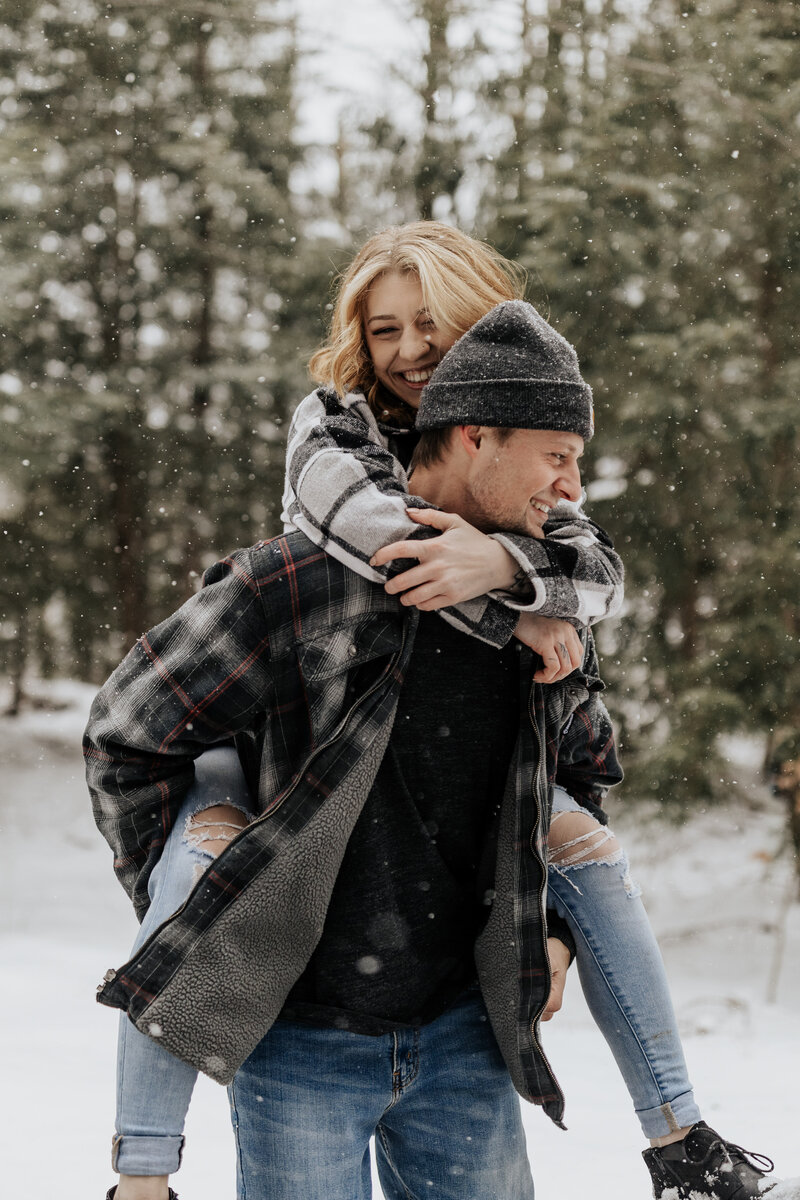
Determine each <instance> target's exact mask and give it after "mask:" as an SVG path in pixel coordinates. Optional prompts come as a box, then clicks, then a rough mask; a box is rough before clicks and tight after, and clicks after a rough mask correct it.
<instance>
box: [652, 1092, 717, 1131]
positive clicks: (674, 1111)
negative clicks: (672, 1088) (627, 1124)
mask: <svg viewBox="0 0 800 1200" xmlns="http://www.w3.org/2000/svg"><path fill="white" fill-rule="evenodd" d="M636 1115H637V1117H638V1118H639V1121H640V1122H641V1126H642V1133H643V1134H644V1136H645V1137H647V1138H659V1137H666V1135H667V1134H668V1133H675V1132H676V1131H677V1130H678V1129H685V1128H686V1127H687V1126H689V1125H694V1124H696V1122H697V1121H701V1120H702V1113H701V1112H700V1109H699V1108H698V1107H697V1105H696V1104H695V1100H694V1092H684V1093H683V1095H681V1096H676V1097H675V1099H674V1100H670V1102H669V1104H660V1105H659V1106H658V1108H642V1109H637V1110H636Z"/></svg>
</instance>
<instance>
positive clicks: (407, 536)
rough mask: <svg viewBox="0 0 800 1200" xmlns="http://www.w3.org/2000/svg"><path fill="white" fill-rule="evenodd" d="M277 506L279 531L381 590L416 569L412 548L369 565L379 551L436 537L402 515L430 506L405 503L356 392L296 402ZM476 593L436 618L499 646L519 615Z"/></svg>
mask: <svg viewBox="0 0 800 1200" xmlns="http://www.w3.org/2000/svg"><path fill="white" fill-rule="evenodd" d="M283 501H284V507H283V514H282V519H283V522H284V526H285V528H287V529H299V530H300V531H301V532H302V533H304V534H305V535H306V537H308V538H310V540H311V541H312V542H314V544H315V545H317V546H321V547H322V548H323V549H324V550H326V551H327V552H328V553H329V554H332V555H333V557H334V558H337V559H338V560H339V562H341V563H343V564H344V565H345V566H346V567H350V569H351V570H353V571H356V572H357V573H358V574H359V575H361V576H363V577H364V578H365V579H371V580H374V581H375V582H376V583H384V584H385V583H386V582H387V580H389V579H390V578H392V577H393V576H394V575H397V574H398V573H399V572H400V571H402V570H404V569H405V568H407V567H413V566H414V565H415V561H414V559H415V558H416V553H417V547H416V546H414V547H412V549H413V551H414V558H412V559H405V560H397V561H394V562H392V563H387V564H385V565H373V564H372V562H371V560H372V559H373V558H374V556H375V555H376V554H377V552H378V551H379V550H380V549H381V548H382V547H383V546H385V545H387V544H388V543H390V542H397V541H398V540H408V541H413V542H422V541H426V540H428V539H431V538H437V537H438V534H439V531H438V530H437V529H434V528H429V527H427V526H425V525H421V524H417V523H415V522H414V521H413V520H412V519H411V517H410V516H409V515H408V508H409V506H411V507H418V508H425V509H427V508H429V506H428V505H427V504H426V503H425V501H423V500H421V499H419V498H418V497H414V496H409V494H408V481H407V479H406V474H405V471H404V470H403V468H402V466H401V465H400V463H399V461H398V460H397V458H395V456H394V455H393V454H392V453H391V452H390V451H389V449H388V445H387V439H386V437H385V436H384V435H383V434H382V433H381V431H380V430H379V428H378V424H377V421H376V420H375V417H374V415H373V413H372V411H371V409H370V408H369V405H368V404H367V401H366V400H365V398H364V397H363V396H362V395H361V394H360V393H350V394H349V395H347V396H345V397H344V399H343V400H340V399H339V398H338V397H337V396H336V395H335V394H334V393H333V392H330V391H327V390H326V389H324V388H320V389H318V391H316V392H312V393H311V395H310V396H306V398H305V400H303V401H302V402H301V403H300V405H299V406H298V408H297V411H296V412H295V415H294V417H293V419H292V424H291V428H290V430H289V438H288V444H287V449H286V486H285V490H284V497H283ZM476 533H477V531H476ZM480 536H481V537H483V536H484V535H482V534H481V535H480ZM487 541H488V539H487ZM504 553H505V551H504ZM483 590H485V589H483ZM483 590H482V592H481V594H480V595H477V596H473V598H469V599H466V600H463V601H462V602H460V603H458V604H457V605H451V606H447V607H444V608H442V610H441V614H442V616H443V617H444V619H445V620H446V621H448V622H449V623H450V624H451V625H453V626H455V628H457V629H460V630H461V631H462V632H464V633H468V634H471V635H472V636H474V637H477V638H479V639H480V640H481V641H485V642H488V643H489V645H492V646H497V647H502V646H505V645H506V644H507V643H508V642H509V641H510V639H511V638H512V636H513V635H514V631H515V629H516V627H517V624H518V622H519V616H520V614H519V612H515V611H513V610H511V609H510V608H508V607H507V606H505V605H503V604H501V603H499V602H498V601H496V600H491V599H489V598H488V597H486V596H485V595H484V594H483Z"/></svg>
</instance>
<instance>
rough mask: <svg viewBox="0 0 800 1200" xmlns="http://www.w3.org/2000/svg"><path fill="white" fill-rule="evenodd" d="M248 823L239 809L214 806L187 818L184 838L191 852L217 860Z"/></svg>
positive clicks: (227, 806)
mask: <svg viewBox="0 0 800 1200" xmlns="http://www.w3.org/2000/svg"><path fill="white" fill-rule="evenodd" d="M249 823H250V822H249V821H248V818H247V814H246V813H244V812H242V810H241V809H240V808H234V807H233V805H231V804H214V805H212V806H211V807H210V808H204V809H202V811H201V812H196V813H192V815H191V816H190V817H188V818H187V820H186V830H185V833H184V837H185V839H186V843H187V845H189V846H191V847H192V849H193V850H197V851H199V852H200V853H201V854H207V855H208V857H209V858H217V857H218V856H219V855H220V854H221V853H222V851H223V850H224V849H225V847H226V846H228V845H230V843H231V842H232V841H233V839H234V838H235V837H236V835H237V834H239V833H241V832H242V830H243V829H245V828H246V827H247V826H248V825H249Z"/></svg>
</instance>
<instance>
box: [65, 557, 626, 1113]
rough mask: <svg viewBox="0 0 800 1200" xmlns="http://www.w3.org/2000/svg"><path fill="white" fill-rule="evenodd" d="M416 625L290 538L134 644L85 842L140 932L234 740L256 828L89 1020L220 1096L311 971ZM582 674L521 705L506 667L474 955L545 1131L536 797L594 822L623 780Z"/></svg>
mask: <svg viewBox="0 0 800 1200" xmlns="http://www.w3.org/2000/svg"><path fill="white" fill-rule="evenodd" d="M417 619H418V618H417V614H416V612H415V610H413V609H410V610H409V609H404V608H403V607H402V606H401V605H400V604H399V603H398V601H397V599H396V598H395V597H390V596H387V595H386V593H385V592H384V590H383V588H382V587H378V586H375V585H374V584H370V583H368V582H366V581H365V580H363V579H362V578H360V577H359V576H358V575H356V574H355V573H354V572H352V571H350V570H348V569H346V568H344V567H342V566H341V565H340V564H339V563H338V562H336V561H335V560H333V559H332V558H330V557H329V556H328V555H326V554H324V553H323V552H321V551H320V550H319V549H318V548H317V547H316V546H314V545H313V544H312V543H310V542H309V541H308V540H307V539H306V538H305V537H303V536H302V535H301V534H297V533H295V534H290V535H285V536H282V537H278V538H275V539H273V540H272V541H269V542H264V543H260V544H259V545H257V546H255V547H252V548H251V549H248V550H242V551H239V552H237V553H236V554H234V555H232V556H231V557H229V558H227V559H225V560H224V561H223V562H221V563H218V564H217V565H216V566H215V567H212V568H211V569H210V571H209V572H208V573H207V575H206V579H205V586H204V587H203V589H202V590H201V591H200V592H199V593H198V594H197V595H196V596H194V597H193V598H192V599H190V600H189V601H187V603H186V604H184V605H183V607H182V608H181V609H179V610H178V612H176V613H175V614H174V615H173V616H171V617H169V618H168V619H167V620H166V621H164V622H163V623H162V624H161V625H159V626H157V627H156V628H155V629H154V630H152V631H151V632H150V633H148V634H146V635H145V636H144V637H142V638H141V639H140V640H139V642H137V644H136V646H135V647H134V648H133V649H132V650H131V652H130V653H129V654H128V656H127V657H126V659H125V660H124V661H123V663H122V664H121V665H120V666H119V667H118V668H117V670H116V671H115V672H114V674H113V675H112V676H111V678H110V679H109V680H108V682H107V683H106V684H105V685H104V687H103V688H102V690H101V691H100V693H99V695H98V696H97V698H96V700H95V702H94V705H93V707H92V712H91V717H90V721H89V725H88V727H87V730H86V734H85V739H84V745H85V756H86V767H87V779H88V783H89V788H90V791H91V794H92V800H93V805H94V812H95V817H96V820H97V823H98V826H99V828H100V830H101V831H102V833H103V834H104V836H105V837H106V839H107V840H108V842H109V843H110V845H111V846H112V848H113V850H114V855H115V868H116V871H117V873H118V876H119V878H120V880H121V882H122V883H123V885H124V886H125V888H126V890H127V891H128V892H129V894H130V895H131V897H132V899H133V901H134V904H135V906H136V909H137V912H139V913H140V914H141V913H143V911H144V910H145V909H146V907H147V904H148V897H147V880H148V877H149V874H150V872H151V870H152V868H153V866H154V864H155V863H156V861H157V860H158V858H159V855H160V853H161V849H162V847H163V845H164V841H165V839H166V837H167V835H168V833H169V831H170V829H171V827H172V825H173V823H174V821H175V817H176V814H177V812H178V810H179V808H180V805H181V802H182V799H183V797H184V795H185V793H186V791H187V789H188V787H189V785H190V783H191V780H192V778H193V760H194V758H196V757H197V756H198V755H199V754H200V753H202V751H203V750H204V749H205V748H206V747H208V746H210V745H213V744H214V743H217V742H219V741H221V740H224V739H227V738H230V737H231V736H234V737H236V739H237V746H238V748H239V750H240V753H241V755H242V759H243V763H244V765H245V769H246V772H247V774H248V776H249V780H250V783H251V787H252V790H253V792H254V795H255V797H256V807H257V812H258V816H257V817H256V818H255V819H254V821H253V822H252V823H251V824H250V825H249V826H248V827H247V828H246V829H245V830H244V831H243V832H242V833H241V834H239V835H238V836H237V837H236V838H235V839H234V841H233V842H232V843H231V844H230V845H229V846H228V847H227V848H226V849H225V850H224V851H223V853H222V854H221V855H220V856H219V858H217V859H216V860H215V861H214V863H213V864H212V865H211V866H210V867H209V869H208V870H207V871H206V873H205V875H204V876H203V877H202V878H201V879H200V880H199V882H198V883H197V884H196V886H195V888H194V890H193V891H192V893H191V895H190V896H189V898H188V900H187V902H186V904H185V905H184V906H183V907H182V908H181V909H180V910H179V911H178V912H177V913H176V914H175V915H174V916H173V917H171V918H170V920H169V921H167V922H165V923H164V924H163V925H162V926H161V927H160V929H159V930H157V931H156V933H154V934H153V935H152V936H151V937H150V938H149V939H148V941H147V942H146V943H145V944H144V946H142V947H141V948H140V950H139V951H138V952H137V953H136V954H135V955H134V957H133V958H132V959H131V960H130V962H128V963H126V964H125V966H124V967H121V968H120V969H119V970H118V971H113V970H112V971H109V972H108V973H107V976H106V980H105V983H104V984H103V985H101V988H100V989H99V996H98V999H99V1000H100V1001H101V1002H102V1003H105V1004H109V1005H112V1006H115V1007H119V1008H123V1009H126V1010H127V1012H128V1014H129V1016H130V1018H131V1020H132V1021H134V1023H135V1024H136V1026H137V1028H139V1029H140V1030H141V1031H142V1032H144V1033H145V1034H148V1035H150V1036H153V1037H157V1038H158V1040H159V1043H160V1044H161V1045H163V1046H164V1047H165V1048H166V1049H167V1050H169V1051H170V1052H172V1053H173V1054H175V1055H177V1056H178V1057H179V1058H182V1059H183V1060H185V1061H187V1062H190V1063H191V1064H192V1065H194V1066H195V1067H197V1068H198V1069H199V1070H201V1071H204V1072H206V1073H207V1074H209V1075H210V1076H212V1077H213V1078H215V1079H217V1080H218V1081H220V1082H223V1083H227V1082H229V1081H230V1079H231V1078H232V1077H233V1074H234V1073H235V1071H236V1069H237V1068H238V1067H239V1065H241V1063H242V1062H243V1061H244V1059H245V1058H246V1057H247V1055H248V1054H249V1053H250V1052H251V1050H252V1049H253V1048H254V1047H255V1045H256V1044H257V1043H258V1041H259V1040H260V1039H261V1037H262V1036H263V1035H264V1033H265V1032H266V1031H267V1029H268V1028H269V1026H270V1024H271V1023H272V1021H273V1020H274V1019H275V1017H276V1016H277V1014H278V1013H279V1011H280V1009H281V1007H282V1005H283V1001H284V999H285V996H286V994H287V993H288V991H289V989H290V987H291V986H292V984H293V983H294V982H295V980H296V979H297V977H298V976H299V974H300V973H301V972H302V970H303V968H304V966H305V964H306V962H307V961H308V958H309V957H310V955H311V953H312V952H313V949H314V946H315V945H316V943H317V941H318V939H319V936H320V934H321V930H322V925H323V922H324V916H325V910H326V908H327V903H328V899H329V896H330V892H331V890H332V888H333V885H334V883H335V879H336V875H337V873H338V870H339V866H340V864H341V860H342V856H343V854H344V850H345V847H346V844H347V840H348V838H349V836H350V832H351V830H352V828H353V825H354V824H355V821H356V820H357V818H358V814H359V812H360V810H361V807H362V805H363V803H364V800H365V799H366V796H367V794H368V792H369V789H370V787H371V785H372V781H373V780H374V777H375V773H376V772H377V769H378V766H379V764H380V762H381V759H382V757H383V754H384V752H385V748H386V745H387V742H388V738H389V733H390V730H391V724H392V721H393V718H394V712H395V708H396V704H397V698H398V694H399V689H400V686H401V684H402V679H403V672H404V670H405V666H406V663H407V662H408V656H409V654H410V652H411V648H412V645H413V635H414V631H415V628H416V622H417ZM588 643H589V644H588V649H587V656H586V662H585V667H584V671H583V672H582V673H576V674H573V676H570V677H569V679H567V680H565V681H564V683H563V684H557V685H554V686H551V687H548V688H543V687H541V686H540V685H538V684H535V685H532V684H531V679H530V677H531V674H532V670H533V656H532V655H531V654H530V652H529V651H527V650H526V649H524V648H521V650H520V653H521V656H522V657H521V661H522V663H523V669H522V670H521V672H520V675H521V694H520V718H521V719H520V729H519V738H518V742H517V748H516V752H515V758H514V765H513V768H512V770H511V771H510V773H509V780H508V784H507V789H506V796H505V799H504V802H503V805H502V808H501V821H500V830H499V834H498V839H499V840H498V852H497V878H496V899H495V902H494V904H493V906H492V908H491V910H490V913H489V918H488V921H487V924H486V926H485V928H484V930H483V931H482V933H481V935H480V938H479V940H478V943H477V944H476V963H477V965H478V970H479V976H480V979H481V986H482V989H483V993H484V996H485V999H486V1003H487V1007H488V1009H489V1013H490V1017H491V1019H492V1023H493V1027H494V1029H495V1032H496V1034H497V1037H498V1041H499V1043H500V1046H501V1049H502V1050H503V1053H504V1055H505V1057H506V1061H507V1063H508V1066H509V1070H510V1072H511V1076H512V1079H513V1080H514V1083H515V1085H516V1086H517V1088H518V1090H519V1091H520V1092H521V1094H522V1095H523V1096H525V1097H527V1098H528V1099H529V1100H532V1101H534V1102H536V1103H539V1104H543V1105H544V1106H545V1108H546V1110H547V1111H548V1113H549V1114H550V1115H551V1116H552V1117H553V1119H554V1120H556V1121H560V1118H561V1112H562V1109H563V1098H562V1097H561V1093H560V1091H559V1089H558V1085H557V1084H556V1082H555V1079H554V1078H553V1076H552V1072H551V1071H550V1068H549V1065H548V1064H547V1061H546V1059H545V1057H544V1055H543V1053H542V1051H541V1047H540V1045H539V1042H538V1033H537V1028H538V1017H539V1014H540V1012H541V1010H542V1008H543V1007H544V1004H545V1001H546V998H547V995H548V992H549V968H548V966H547V961H546V954H545V951H544V939H545V932H546V930H545V917H544V910H543V893H544V881H545V868H544V863H543V856H542V845H543V842H544V839H545V838H546V834H547V823H548V811H549V783H550V781H552V779H553V778H554V776H555V774H556V771H557V769H558V762H559V759H562V760H563V762H564V763H565V766H566V768H567V769H568V770H569V771H570V773H571V778H570V780H569V782H568V783H567V786H569V787H570V788H571V790H572V791H573V794H576V795H578V796H579V798H582V799H583V800H584V801H585V802H587V803H593V802H594V803H599V802H600V801H601V800H602V796H603V794H604V792H605V791H606V789H607V788H608V786H609V785H610V784H612V783H614V782H616V780H617V779H619V778H620V771H619V767H618V764H617V761H616V756H615V752H614V745H613V737H612V734H611V727H610V723H609V722H608V717H607V715H606V713H605V710H604V708H603V706H602V704H601V703H600V702H599V697H598V694H597V689H599V688H600V687H601V686H602V685H601V684H600V683H599V680H598V679H597V677H596V663H595V660H594V655H593V647H592V644H591V636H590V635H589V636H588Z"/></svg>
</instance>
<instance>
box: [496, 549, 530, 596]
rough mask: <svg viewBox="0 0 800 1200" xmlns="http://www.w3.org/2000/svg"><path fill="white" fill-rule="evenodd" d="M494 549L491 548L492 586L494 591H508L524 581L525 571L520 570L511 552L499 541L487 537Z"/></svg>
mask: <svg viewBox="0 0 800 1200" xmlns="http://www.w3.org/2000/svg"><path fill="white" fill-rule="evenodd" d="M489 541H490V542H491V543H492V546H493V547H494V549H493V550H492V580H493V583H492V588H493V590H494V591H500V592H510V591H512V590H514V589H516V588H518V587H519V586H520V584H522V583H524V582H525V573H524V571H522V568H521V567H520V565H519V563H518V562H517V560H516V559H515V558H514V556H513V554H510V553H509V551H508V550H506V548H505V546H502V545H501V544H500V542H498V541H495V539H494V538H489Z"/></svg>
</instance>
